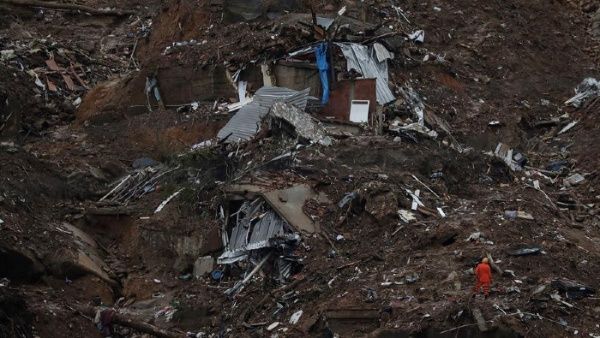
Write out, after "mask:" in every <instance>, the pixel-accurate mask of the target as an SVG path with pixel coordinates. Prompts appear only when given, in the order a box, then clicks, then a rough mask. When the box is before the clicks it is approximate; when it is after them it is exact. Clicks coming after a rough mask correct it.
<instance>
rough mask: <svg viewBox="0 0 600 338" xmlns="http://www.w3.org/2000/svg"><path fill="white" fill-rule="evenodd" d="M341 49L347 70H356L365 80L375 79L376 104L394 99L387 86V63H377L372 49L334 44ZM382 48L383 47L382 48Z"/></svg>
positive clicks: (347, 44) (357, 45)
mask: <svg viewBox="0 0 600 338" xmlns="http://www.w3.org/2000/svg"><path fill="white" fill-rule="evenodd" d="M336 45H337V46H339V47H340V48H341V49H342V53H344V57H345V58H346V61H347V64H348V70H351V69H353V68H354V69H356V70H357V71H358V72H360V73H361V74H362V75H363V77H365V78H375V79H376V86H375V87H376V90H377V102H378V103H379V104H386V103H389V102H392V101H394V100H395V99H396V98H395V97H394V94H393V93H392V91H391V90H390V87H389V86H388V65H387V61H386V60H384V61H383V62H379V61H378V60H377V55H376V54H377V53H376V52H375V50H374V49H373V48H368V47H367V46H364V45H360V44H357V43H336ZM382 47H383V46H382Z"/></svg>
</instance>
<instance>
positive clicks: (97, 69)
mask: <svg viewBox="0 0 600 338" xmlns="http://www.w3.org/2000/svg"><path fill="white" fill-rule="evenodd" d="M82 3H83V4H85V5H88V6H94V7H97V8H104V7H116V8H118V9H122V10H132V11H135V13H136V14H135V15H118V16H112V15H86V14H83V13H81V12H73V11H57V10H52V9H44V8H39V7H38V6H34V7H23V6H18V7H14V6H9V5H6V4H1V5H0V33H3V34H2V36H3V37H2V38H1V40H0V50H2V51H3V53H2V60H1V61H0V137H1V140H2V144H1V145H0V170H1V172H2V175H1V177H0V260H1V261H2V262H3V265H2V266H1V267H0V284H1V286H0V336H7V337H32V336H34V334H35V335H39V336H40V337H46V336H51V337H61V338H62V337H72V336H89V337H95V336H99V333H98V332H97V331H96V328H95V326H94V323H93V322H92V321H90V320H89V318H87V317H86V316H87V315H86V316H82V315H81V311H79V310H77V309H78V308H80V307H86V306H89V305H91V304H93V303H95V304H97V303H98V302H101V303H103V304H104V305H107V306H111V307H114V308H116V309H118V311H119V314H120V315H123V316H127V317H128V318H130V319H131V321H130V324H131V323H134V324H139V325H137V326H133V327H129V326H128V325H127V322H125V324H123V325H119V326H118V330H119V332H120V333H121V334H122V335H123V336H126V337H135V336H139V332H149V331H152V330H159V329H162V330H165V332H167V333H165V334H166V336H168V337H171V336H183V333H181V332H183V331H189V332H190V334H189V336H192V335H193V336H197V337H201V336H207V335H213V336H217V335H219V336H232V337H233V336H270V335H277V336H280V337H292V336H323V335H326V336H334V335H335V334H337V335H341V336H366V335H371V336H374V337H375V336H379V337H385V336H389V335H396V336H409V335H412V336H444V335H448V334H449V335H452V336H486V335H488V334H494V333H490V332H487V329H486V326H487V328H488V329H490V330H489V331H493V330H496V331H495V333H497V334H498V335H499V336H510V337H512V336H515V337H517V336H524V337H562V336H565V335H568V334H573V335H586V336H587V335H590V336H596V335H598V334H600V333H599V331H598V328H597V324H596V323H597V322H598V304H597V299H596V298H595V297H589V296H590V295H591V294H592V293H593V292H594V291H595V290H597V289H598V288H599V287H600V285H599V284H598V280H597V278H596V276H595V274H594V271H597V270H598V269H599V268H600V266H599V264H600V263H599V262H600V260H598V257H599V256H600V251H599V249H598V248H599V247H598V244H599V243H600V232H599V231H598V219H599V213H598V211H599V209H598V205H599V204H598V202H599V201H598V192H597V190H596V186H597V185H598V173H597V166H598V154H597V152H598V151H597V147H595V144H596V143H597V141H599V140H598V135H597V132H596V125H597V123H596V122H598V121H597V120H598V118H597V114H596V110H597V109H596V108H597V101H598V100H597V99H593V100H590V101H589V102H587V103H586V104H585V105H583V106H582V107H581V108H577V109H574V108H572V107H566V106H564V104H563V103H564V101H565V100H566V99H567V98H569V97H570V96H572V95H573V88H575V86H577V84H579V83H580V82H581V80H582V79H583V78H585V77H594V76H597V75H598V74H596V73H597V70H596V68H595V67H594V65H595V60H597V54H596V52H595V49H594V48H595V47H594V45H595V44H597V42H596V41H594V40H592V36H593V31H589V30H587V28H586V26H587V24H588V22H589V21H588V19H590V18H589V17H588V16H593V15H592V14H591V13H593V11H595V10H597V8H596V9H593V8H592V7H593V6H592V5H586V4H583V3H582V4H580V6H573V5H572V4H571V2H564V1H563V2H561V1H552V2H548V1H541V0H539V1H531V2H528V3H522V2H519V1H516V0H509V1H504V2H490V3H485V4H482V3H481V2H478V1H473V0H458V1H454V2H449V3H446V2H439V1H433V2H431V1H426V2H423V1H406V2H403V3H402V4H399V3H396V2H394V1H379V0H377V1H376V0H370V1H364V2H355V1H354V2H353V1H345V2H343V3H341V2H339V1H325V2H323V1H321V2H310V1H280V2H270V1H265V2H259V1H204V0H201V1H189V0H172V1H169V2H166V3H162V2H159V1H151V2H143V3H142V2H139V1H137V0H135V1H125V2H120V3H118V4H114V3H112V2H110V1H96V0H86V1H84V2H82ZM590 6H591V7H590ZM310 9H312V10H313V11H314V13H315V16H316V15H319V16H327V17H329V18H331V19H334V18H335V20H337V21H336V22H338V21H343V20H345V21H343V22H345V23H347V25H340V26H339V27H338V28H336V32H329V33H328V34H333V35H331V36H328V39H330V40H332V41H344V42H348V41H353V42H359V43H365V44H366V43H370V42H375V41H377V42H379V43H381V45H382V46H385V47H386V48H387V49H389V51H390V52H393V54H394V57H393V59H390V60H389V63H388V68H389V79H388V85H389V86H390V89H391V90H392V92H393V94H394V95H395V96H396V97H397V99H396V101H393V102H391V103H390V104H388V105H386V106H385V107H378V109H380V110H381V111H383V113H384V116H385V117H386V119H387V120H386V121H384V128H381V130H376V129H377V128H372V129H371V127H367V128H364V129H363V128H361V127H358V126H356V125H349V124H335V123H331V121H326V122H327V124H328V127H331V126H333V129H335V128H338V129H340V130H342V132H339V133H337V134H335V133H333V132H332V135H334V134H335V140H334V141H333V142H332V144H331V145H330V146H327V147H326V146H322V145H319V144H318V142H314V143H311V142H306V140H304V139H303V138H302V137H300V136H298V135H295V134H294V128H290V126H287V125H285V123H283V122H281V121H278V122H277V123H275V122H273V121H271V123H266V122H265V123H263V124H262V125H261V130H260V132H259V133H257V134H256V136H254V138H253V139H252V140H250V141H248V142H240V143H235V144H228V143H227V142H226V140H225V141H223V142H216V141H215V140H216V136H217V133H218V131H219V130H221V128H222V127H223V126H224V125H225V124H226V123H227V121H228V120H229V118H230V117H231V116H232V115H233V113H228V112H226V111H224V109H223V107H225V106H226V105H227V104H231V103H235V102H237V101H238V90H237V88H236V86H237V85H238V84H237V80H239V78H236V77H235V76H236V74H237V75H239V76H241V77H242V78H243V79H251V80H249V81H248V87H247V90H248V92H249V94H252V93H253V92H254V91H255V90H256V89H257V87H260V86H261V85H262V84H263V83H264V82H265V81H266V80H267V78H268V76H266V75H265V74H263V73H262V71H263V69H262V68H261V64H263V63H265V62H266V64H267V65H269V64H272V63H273V62H276V61H280V60H281V58H282V57H284V56H286V55H287V54H288V53H289V52H292V51H295V50H299V49H301V48H304V47H308V46H311V45H312V44H315V43H318V42H320V41H322V39H323V34H324V33H323V32H322V30H323V28H322V27H316V28H315V27H314V26H313V25H312V23H313V16H312V13H311V10H310ZM582 11H583V12H582ZM586 13H590V14H586ZM2 19H6V20H2ZM315 19H316V18H315ZM319 20H320V22H321V23H322V24H323V22H327V20H326V19H325V20H323V19H319ZM590 24H591V25H592V27H593V23H590ZM419 30H423V31H424V34H425V35H424V41H422V42H419V41H418V39H415V38H414V37H411V36H413V34H412V33H415V32H417V31H419ZM334 33H335V34H334ZM591 34H592V35H591ZM9 50H10V51H9ZM550 54H551V55H552V56H553V57H548V55H550ZM336 57H337V58H339V59H341V55H336ZM300 59H302V57H300ZM307 59H308V58H307ZM307 59H302V61H303V62H304V61H306V60H307ZM52 60H53V61H54V62H55V63H56V67H55V66H54V63H53V62H48V61H52ZM288 61H289V60H288ZM296 61H297V60H296ZM338 61H339V60H338ZM306 62H307V63H310V62H308V61H306ZM307 67H308V68H309V69H311V70H314V69H312V68H311V67H312V65H308V66H307ZM315 67H316V66H315ZM332 68H333V70H332V71H333V73H334V74H335V73H337V74H341V73H344V74H341V75H344V76H347V75H348V74H346V73H347V72H345V69H343V67H340V66H339V65H337V66H336V65H334V67H332ZM267 73H268V72H267ZM267 75H269V74H267ZM350 75H351V74H350ZM78 78H80V79H78ZM68 79H71V80H72V81H73V84H74V85H75V87H72V86H71V82H70V81H69V80H68ZM153 79H155V80H157V83H158V86H157V88H158V89H159V91H160V94H161V97H162V99H163V102H161V103H162V104H160V103H159V102H158V101H157V100H156V99H155V97H154V91H147V88H146V86H147V84H148V83H150V82H151V80H153ZM80 80H81V81H80ZM52 85H54V86H55V87H56V88H54V87H52ZM407 88H413V89H414V90H415V92H417V93H419V96H420V97H421V98H422V101H423V102H422V103H423V107H424V110H425V113H426V114H427V115H426V116H425V118H426V120H427V121H426V123H427V126H428V127H431V128H432V129H434V130H435V131H436V132H438V133H439V134H440V135H441V136H440V137H438V138H431V137H430V136H424V135H423V134H421V133H418V132H397V131H396V132H394V130H393V128H391V127H393V126H394V123H401V124H403V123H405V122H406V123H407V124H408V123H410V122H413V121H414V120H415V116H414V114H413V110H412V109H411V108H412V106H411V103H410V102H408V100H406V97H404V96H403V93H405V90H406V89H407ZM53 89H56V90H53ZM302 89H303V88H302ZM314 109H316V110H318V109H319V107H316V108H314ZM432 116H434V117H432ZM75 117H76V118H77V121H75V120H74V119H75ZM306 120H309V121H314V119H311V118H307V119H306ZM431 121H435V122H436V123H435V124H434V123H431ZM574 121H577V123H576V124H575V125H574V127H573V128H571V129H570V130H568V131H565V132H563V133H560V130H561V129H562V128H564V127H565V126H566V125H568V124H569V123H571V122H574ZM313 123H316V122H313ZM278 128H284V129H285V128H287V129H286V132H285V133H282V132H280V130H279V129H278ZM350 131H353V132H350ZM290 135H291V137H290ZM499 143H503V144H505V145H506V147H508V148H511V149H513V150H514V154H517V155H518V156H521V157H518V156H517V157H514V158H509V159H507V158H505V157H502V158H500V157H499V156H498V155H497V154H496V155H494V153H493V151H494V150H495V149H496V148H497V145H498V144H499ZM195 144H199V145H198V146H197V148H196V149H194V150H192V149H190V148H191V147H192V145H195ZM500 148H502V149H503V147H498V149H500ZM515 161H519V162H518V164H519V169H520V170H514V169H515V168H514V166H513V165H514V164H515V163H513V162H515ZM507 162H508V165H507ZM511 166H512V168H511ZM298 186H303V187H306V189H307V190H308V191H310V192H311V195H310V197H307V199H306V200H302V202H301V203H300V204H297V203H298V202H297V200H296V198H297V197H298V196H296V195H294V194H293V193H292V194H286V193H284V191H286V190H287V189H292V190H293V188H296V187H298ZM300 191H303V190H300ZM294 193H298V191H294ZM269 194H271V195H270V198H271V199H269V198H268V197H267V195H269ZM300 194H301V193H300ZM273 196H274V197H273ZM301 197H305V196H304V195H302V196H301ZM244 202H248V203H250V205H252V203H264V207H265V209H261V210H263V211H264V213H263V212H261V213H260V214H257V215H256V216H255V217H254V218H253V219H252V220H250V221H249V222H250V223H249V224H246V226H244V227H238V228H237V230H235V231H239V232H243V231H247V232H248V238H245V239H243V238H242V240H246V242H248V241H251V240H252V238H251V237H252V236H250V230H252V231H254V230H256V227H257V224H258V222H262V220H264V219H268V217H270V216H269V215H271V214H270V212H273V213H274V214H277V215H278V217H281V218H282V219H285V222H286V224H287V227H289V228H293V230H294V231H297V235H298V237H297V238H296V239H295V240H294V241H293V242H294V244H293V245H291V244H290V241H287V240H286V241H283V242H281V241H279V240H280V238H277V241H276V243H277V244H273V243H267V244H265V243H262V242H261V243H259V244H257V243H252V244H253V245H258V246H259V247H258V249H256V248H252V249H248V256H247V257H246V258H244V259H241V260H239V261H238V262H235V263H223V264H216V262H217V258H218V257H219V256H221V254H222V253H223V251H224V250H225V248H227V247H228V246H229V245H231V240H232V239H234V238H235V237H234V230H233V229H232V228H231V227H232V225H235V224H238V223H237V222H241V221H240V217H241V216H240V215H241V214H242V209H240V208H241V207H242V206H243V205H244ZM261 207H263V206H261ZM271 209H272V210H271ZM288 209H293V211H294V212H296V213H292V215H295V217H294V216H289V214H286V212H288V211H289V210H288ZM285 216H287V218H286V217H285ZM305 218H306V220H308V222H309V223H311V225H312V226H314V228H315V229H318V231H317V232H315V233H309V232H307V231H306V230H301V229H300V228H299V227H298V228H295V225H296V224H298V223H302V222H305V221H306V220H305ZM239 224H242V223H239ZM302 224H304V223H302ZM288 230H289V229H288ZM286 234H287V233H286ZM253 235H254V234H253ZM287 235H289V234H287ZM282 237H285V236H283V235H282ZM238 239H239V238H238ZM269 240H274V238H269ZM288 240H289V238H288ZM266 242H268V241H266ZM238 249H239V248H238ZM243 250H246V249H245V248H244V249H243ZM243 250H242V251H243ZM244 252H245V251H244ZM267 253H270V254H269V255H267ZM273 253H277V255H276V256H277V257H270V255H271V254H273ZM279 254H281V255H279ZM488 254H490V255H491V256H493V262H494V271H493V274H494V282H495V283H494V284H493V285H492V293H491V295H490V297H489V298H487V299H484V298H482V297H475V298H472V297H471V296H472V294H471V287H472V284H473V278H474V277H473V275H472V268H473V266H474V265H475V264H476V263H477V262H478V261H480V260H481V258H482V257H484V256H487V255H488ZM264 257H266V258H264ZM261 259H264V266H263V267H262V268H261V269H257V270H255V271H254V272H255V273H256V274H255V275H254V276H252V278H249V279H248V280H247V281H245V282H244V283H242V284H240V283H241V281H242V280H244V278H245V277H246V276H248V274H250V273H252V271H253V268H254V267H255V266H256V265H257V264H258V265H260V263H259V262H260V261H261ZM222 262H223V261H222ZM4 263H6V264H4ZM288 263H289V264H290V265H289V270H286V269H287V268H285V267H287V265H286V264H288ZM2 278H5V279H2ZM240 285H242V287H240ZM17 289H18V290H19V293H17V292H16V290H17ZM231 290H237V292H232V291H231ZM34 318H35V323H33V320H34ZM481 318H483V319H481ZM482 320H483V324H482V323H481V321H482ZM33 327H35V329H34V328H33ZM399 328H401V329H402V332H398V331H397V330H398V329H399ZM475 328H476V329H475ZM148 330H149V331H148Z"/></svg>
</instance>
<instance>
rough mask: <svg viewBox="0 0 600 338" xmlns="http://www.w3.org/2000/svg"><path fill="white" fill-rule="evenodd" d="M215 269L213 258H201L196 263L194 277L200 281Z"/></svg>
mask: <svg viewBox="0 0 600 338" xmlns="http://www.w3.org/2000/svg"><path fill="white" fill-rule="evenodd" d="M214 268H215V259H214V258H212V257H211V256H204V257H199V258H198V259H197V260H196V261H195V262H194V277H195V278H196V279H200V278H202V277H204V276H205V275H206V274H208V273H210V272H212V271H213V269H214Z"/></svg>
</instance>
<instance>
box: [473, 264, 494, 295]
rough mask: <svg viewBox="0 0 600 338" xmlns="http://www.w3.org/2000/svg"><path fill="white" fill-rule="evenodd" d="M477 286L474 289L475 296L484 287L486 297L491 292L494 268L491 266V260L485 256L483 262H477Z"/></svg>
mask: <svg viewBox="0 0 600 338" xmlns="http://www.w3.org/2000/svg"><path fill="white" fill-rule="evenodd" d="M475 280H476V284H475V288H474V289H473V292H474V293H473V297H474V296H475V295H476V294H477V292H479V289H483V294H484V295H485V297H487V296H489V294H490V285H491V284H492V269H491V268H490V264H489V260H488V259H487V258H484V259H482V260H481V263H479V264H477V267H476V268H475Z"/></svg>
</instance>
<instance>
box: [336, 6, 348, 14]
mask: <svg viewBox="0 0 600 338" xmlns="http://www.w3.org/2000/svg"><path fill="white" fill-rule="evenodd" d="M344 13H346V6H344V7H342V8H340V10H339V11H338V13H337V14H338V15H339V16H342V15H344Z"/></svg>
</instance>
